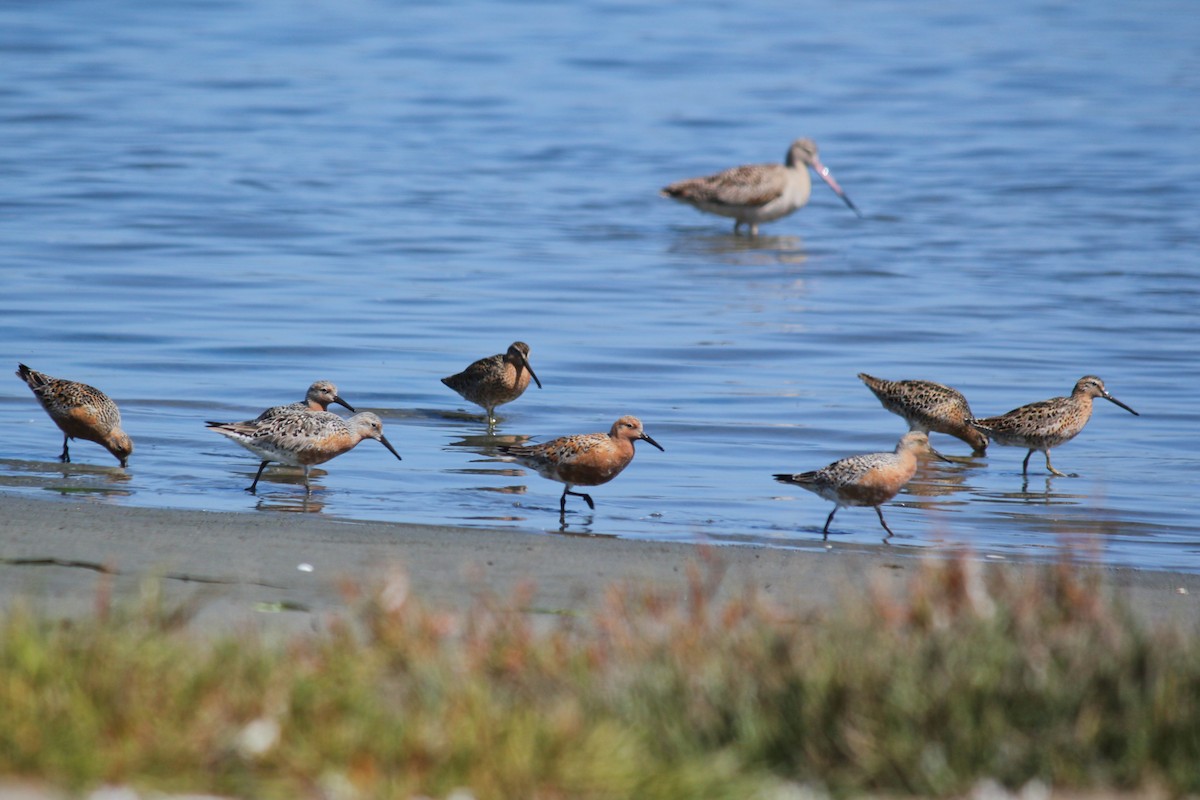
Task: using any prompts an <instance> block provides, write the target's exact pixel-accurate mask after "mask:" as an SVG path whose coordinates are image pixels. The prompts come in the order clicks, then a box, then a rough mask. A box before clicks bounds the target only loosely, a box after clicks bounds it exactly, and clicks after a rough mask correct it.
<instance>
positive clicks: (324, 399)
mask: <svg viewBox="0 0 1200 800" xmlns="http://www.w3.org/2000/svg"><path fill="white" fill-rule="evenodd" d="M334 403H337V404H338V405H339V406H345V407H346V408H348V409H350V412H351V413H354V406H352V405H350V404H349V403H347V402H346V401H345V400H343V399H342V398H341V397H340V396H339V395H338V390H337V387H336V386H334V385H333V383H332V382H330V381H314V382H313V385H312V386H309V387H308V392H307V393H306V394H305V395H304V399H303V400H301V401H300V402H298V403H288V404H287V405H282V406H271V407H270V408H268V409H267V410H266V411H264V412H262V413H261V414H259V415H258V417H257V419H258V421H260V422H261V421H262V420H264V419H269V418H270V417H274V416H276V415H278V414H283V413H288V412H291V411H328V410H329V406H330V405H332V404H334Z"/></svg>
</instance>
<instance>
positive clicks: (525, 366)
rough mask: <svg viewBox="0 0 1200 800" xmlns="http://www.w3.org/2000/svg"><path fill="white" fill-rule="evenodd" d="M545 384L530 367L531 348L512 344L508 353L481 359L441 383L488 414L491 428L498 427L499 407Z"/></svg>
mask: <svg viewBox="0 0 1200 800" xmlns="http://www.w3.org/2000/svg"><path fill="white" fill-rule="evenodd" d="M530 378H532V379H533V381H534V383H536V384H537V387H538V388H539V389H540V388H542V382H541V381H539V380H538V376H537V375H535V374H534V372H533V367H531V366H529V345H527V344H525V343H524V342H513V343H512V344H510V345H509V346H508V352H505V353H497V354H496V355H494V356H488V357H487V358H481V359H479V360H478V361H476V362H475V363H473V364H471V366H469V367H467V368H466V369H464V370H463V371H462V372H459V373H456V374H454V375H450V376H448V377H445V378H442V383H444V384H446V385H447V386H449V387H450V388H451V389H453V390H454V391H456V392H458V393H459V394H460V395H462V397H463V399H464V400H467V401H469V402H471V403H474V404H475V405H477V406H481V407H483V409H484V410H485V411H487V420H488V425H495V424H496V406H500V405H504V404H505V403H511V402H512V401H513V400H516V399H517V398H518V397H520V396H521V395H522V394H524V393H525V388H526V387H527V386H529V379H530Z"/></svg>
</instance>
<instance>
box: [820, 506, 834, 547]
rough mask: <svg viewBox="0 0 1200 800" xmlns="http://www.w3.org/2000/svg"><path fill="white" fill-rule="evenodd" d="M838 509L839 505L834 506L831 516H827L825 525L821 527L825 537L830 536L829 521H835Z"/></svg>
mask: <svg viewBox="0 0 1200 800" xmlns="http://www.w3.org/2000/svg"><path fill="white" fill-rule="evenodd" d="M837 510H838V507H837V506H834V507H833V511H830V512H829V516H828V517H826V518H825V527H824V528H822V529H821V535H822V536H823V537H824V538H825V539H828V538H829V523H831V522H833V515H834V514H836V513H837Z"/></svg>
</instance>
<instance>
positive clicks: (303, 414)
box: [205, 408, 400, 493]
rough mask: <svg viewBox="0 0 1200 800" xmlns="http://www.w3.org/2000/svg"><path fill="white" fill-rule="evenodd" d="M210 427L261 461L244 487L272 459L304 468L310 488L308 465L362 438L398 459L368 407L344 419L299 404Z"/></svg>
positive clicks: (345, 449) (254, 485) (250, 488)
mask: <svg viewBox="0 0 1200 800" xmlns="http://www.w3.org/2000/svg"><path fill="white" fill-rule="evenodd" d="M205 424H206V425H207V426H208V427H209V428H211V429H212V430H214V431H216V432H217V433H219V434H221V435H223V436H227V437H229V438H230V439H232V440H233V441H235V442H237V443H238V444H240V445H241V446H242V447H244V448H246V449H247V450H249V451H250V452H251V453H254V454H255V455H256V456H258V457H259V458H260V459H262V463H261V464H259V466H258V474H256V475H255V476H254V482H253V483H252V484H250V485H249V486H248V487H247V488H246V491H248V492H253V491H254V490H255V489H256V488H257V487H258V480H259V478H261V477H262V474H263V470H264V469H266V468H267V464H270V463H271V462H272V461H278V462H279V463H281V464H290V465H291V466H294V467H303V468H304V488H305V490H306V491H307V492H309V493H311V492H312V487H311V486H310V485H309V483H308V469H309V467H312V466H315V465H317V464H324V463H325V462H326V461H329V460H330V459H333V458H337V457H338V456H340V455H341V454H342V453H347V452H349V451H350V450H353V449H354V447H355V446H356V445H358V443H359V442H361V441H362V440H363V439H375V440H376V441H378V442H379V443H380V444H382V445H383V446H384V447H386V448H387V449H388V451H389V452H391V454H392V455H394V456H395V457H396V458H397V459H400V454H399V453H397V452H396V448H394V447H392V444H391V442H389V441H388V440H387V439H386V438H384V435H383V421H382V420H380V419H379V417H378V416H377V415H375V414H372V413H371V412H370V411H363V412H360V413H358V414H355V415H354V416H352V417H349V418H347V419H342V418H341V417H339V416H338V415H337V414H333V413H331V412H329V411H309V410H308V409H307V408H301V409H299V410H295V411H287V412H281V413H279V414H276V415H275V416H272V417H268V418H266V419H250V420H246V421H245V422H211V421H210V422H206V423H205Z"/></svg>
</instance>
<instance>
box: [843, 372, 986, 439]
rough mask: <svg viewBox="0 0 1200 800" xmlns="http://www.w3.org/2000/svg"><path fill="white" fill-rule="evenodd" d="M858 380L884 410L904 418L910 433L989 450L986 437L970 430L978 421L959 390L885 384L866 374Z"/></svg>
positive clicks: (926, 383) (937, 385) (906, 383)
mask: <svg viewBox="0 0 1200 800" xmlns="http://www.w3.org/2000/svg"><path fill="white" fill-rule="evenodd" d="M858 378H859V380H861V381H862V382H863V383H865V384H866V385H867V388H868V389H870V390H871V391H872V392H874V393H875V396H876V397H878V398H879V402H880V403H882V404H883V407H884V408H886V409H887V410H888V411H890V412H892V413H893V414H899V415H900V416H901V417H904V419H905V421H906V422H908V428H909V430H913V431H924V432H925V433H945V434H949V435H950V436H955V437H957V438H959V439H962V440H963V441H964V442H966V443H967V444H969V445H971V447H972V449H974V451H975V452H976V453H982V452H983V451H984V450H986V449H987V446H988V440H987V437H986V436H984V435H983V434H982V433H980V432H979V431H978V430H977V429H975V428H974V427H972V426H971V421H972V420H973V419H974V418H975V417H974V415H973V414H972V413H971V406H969V405H968V404H967V398H965V397H963V395H962V392H960V391H958V390H957V389H952V388H950V387H949V386H943V385H942V384H940V383H934V382H933V381H885V380H883V379H882V378H875V377H872V376H870V375H868V374H867V373H865V372H860V373H858Z"/></svg>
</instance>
